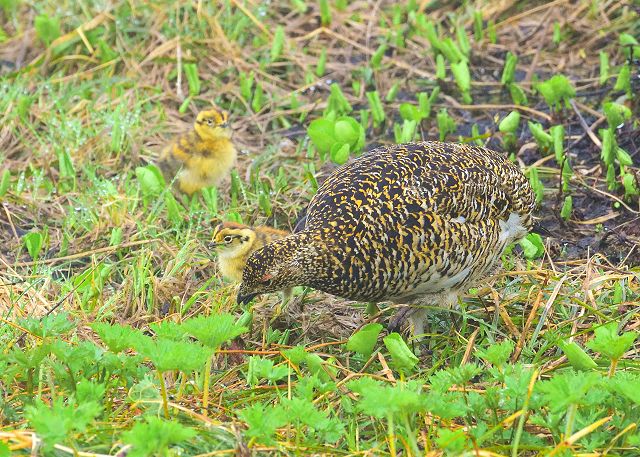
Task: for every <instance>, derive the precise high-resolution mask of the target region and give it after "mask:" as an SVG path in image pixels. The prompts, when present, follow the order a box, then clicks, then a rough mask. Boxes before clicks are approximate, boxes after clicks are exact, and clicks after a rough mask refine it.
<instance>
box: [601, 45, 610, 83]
mask: <svg viewBox="0 0 640 457" xmlns="http://www.w3.org/2000/svg"><path fill="white" fill-rule="evenodd" d="M608 79H609V54H607V52H606V51H600V85H601V86H602V85H604V84H605V83H606V82H607V80H608Z"/></svg>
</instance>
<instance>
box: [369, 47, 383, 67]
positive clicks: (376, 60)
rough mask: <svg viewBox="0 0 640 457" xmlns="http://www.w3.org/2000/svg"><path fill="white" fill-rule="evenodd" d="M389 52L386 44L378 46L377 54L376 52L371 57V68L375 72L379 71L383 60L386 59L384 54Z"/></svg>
mask: <svg viewBox="0 0 640 457" xmlns="http://www.w3.org/2000/svg"><path fill="white" fill-rule="evenodd" d="M386 50H387V45H386V44H385V43H382V44H381V45H380V46H378V49H376V52H374V53H373V54H372V55H371V68H373V69H374V70H377V69H378V68H380V64H381V62H382V58H383V57H384V53H385V52H386Z"/></svg>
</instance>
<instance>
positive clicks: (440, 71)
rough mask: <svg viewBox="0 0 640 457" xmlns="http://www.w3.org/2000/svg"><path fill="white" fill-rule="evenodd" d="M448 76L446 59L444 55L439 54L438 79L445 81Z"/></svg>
mask: <svg viewBox="0 0 640 457" xmlns="http://www.w3.org/2000/svg"><path fill="white" fill-rule="evenodd" d="M446 76H447V69H446V67H445V66H444V57H443V56H442V54H438V55H437V56H436V79H442V80H444V78H446Z"/></svg>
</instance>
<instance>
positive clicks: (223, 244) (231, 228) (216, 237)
mask: <svg viewBox="0 0 640 457" xmlns="http://www.w3.org/2000/svg"><path fill="white" fill-rule="evenodd" d="M255 240H256V232H254V231H253V229H251V227H248V226H246V225H243V224H238V223H235V222H223V223H222V224H219V225H218V226H217V227H216V228H215V230H214V231H213V242H212V243H211V246H212V247H213V248H214V249H215V250H216V251H217V252H218V255H219V256H221V257H237V256H240V255H243V254H245V253H246V252H247V251H248V250H249V249H251V246H252V245H253V243H254V242H255Z"/></svg>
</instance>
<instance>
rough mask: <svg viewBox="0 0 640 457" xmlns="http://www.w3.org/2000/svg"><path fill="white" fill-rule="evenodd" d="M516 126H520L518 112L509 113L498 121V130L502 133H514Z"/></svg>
mask: <svg viewBox="0 0 640 457" xmlns="http://www.w3.org/2000/svg"><path fill="white" fill-rule="evenodd" d="M518 125H520V113H519V112H518V111H511V112H510V113H509V114H508V115H507V116H505V118H504V119H502V121H500V124H499V125H498V130H500V131H501V132H502V133H514V132H515V131H516V130H517V129H518Z"/></svg>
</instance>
